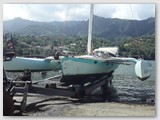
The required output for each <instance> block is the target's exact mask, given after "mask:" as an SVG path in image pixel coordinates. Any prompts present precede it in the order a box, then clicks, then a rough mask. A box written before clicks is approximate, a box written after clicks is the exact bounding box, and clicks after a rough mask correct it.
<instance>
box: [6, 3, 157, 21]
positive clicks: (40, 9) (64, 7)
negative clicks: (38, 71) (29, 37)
mask: <svg viewBox="0 0 160 120" xmlns="http://www.w3.org/2000/svg"><path fill="white" fill-rule="evenodd" d="M89 9H90V5H89V4H3V20H9V19H14V18H16V17H21V18H24V19H28V20H34V21H43V22H44V21H45V22H50V21H66V20H87V19H88V18H89ZM94 14H95V15H97V16H101V17H105V18H122V19H137V20H143V19H147V18H149V17H155V4H95V5H94Z"/></svg>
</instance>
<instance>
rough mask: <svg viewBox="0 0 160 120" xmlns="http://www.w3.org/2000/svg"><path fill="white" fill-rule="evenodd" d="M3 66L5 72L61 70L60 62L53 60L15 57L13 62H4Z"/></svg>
mask: <svg viewBox="0 0 160 120" xmlns="http://www.w3.org/2000/svg"><path fill="white" fill-rule="evenodd" d="M3 66H4V70H5V71H8V72H23V71H24V70H30V71H31V72H38V71H50V70H55V71H56V70H60V69H61V67H60V62H59V60H54V59H53V58H52V59H50V58H45V59H39V58H25V57H14V58H12V60H11V61H4V62H3Z"/></svg>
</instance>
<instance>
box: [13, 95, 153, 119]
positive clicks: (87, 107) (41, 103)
mask: <svg viewBox="0 0 160 120" xmlns="http://www.w3.org/2000/svg"><path fill="white" fill-rule="evenodd" d="M15 99H16V100H17V101H18V100H20V99H21V97H15ZM15 116H59V117H65V116H70V117H71V116H72V117H76V116H79V117H80V116H81V117H83V116H90V117H92V116H106V117H111V116H115V117H116V116H122V117H124V116H125V117H126V116H127V117H155V116H156V107H155V104H141V103H140V104H139V103H138V104H136V103H124V102H106V101H103V102H102V101H95V102H94V101H80V100H78V99H74V98H69V97H59V96H45V95H33V96H32V95H31V96H30V95H29V96H28V98H27V106H26V111H25V112H24V113H22V115H21V114H19V113H18V111H16V112H15Z"/></svg>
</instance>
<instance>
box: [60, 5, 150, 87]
mask: <svg viewBox="0 0 160 120" xmlns="http://www.w3.org/2000/svg"><path fill="white" fill-rule="evenodd" d="M93 12H94V5H93V4H91V7H90V17H89V29H88V44H87V52H88V54H87V55H81V56H74V57H64V58H63V59H62V60H61V67H62V79H61V82H65V83H68V84H82V85H83V84H85V83H87V82H92V81H94V80H96V79H98V78H101V77H102V76H105V75H108V76H110V75H112V73H113V72H114V71H115V70H116V69H117V68H118V66H119V65H120V64H126V63H135V64H136V65H135V73H136V76H137V77H138V78H139V79H140V80H146V79H147V78H148V77H150V74H149V68H150V66H151V65H150V63H148V62H147V61H145V60H140V59H135V58H124V57H118V48H117V47H108V48H98V49H95V50H93V51H92V23H93V22H92V21H93Z"/></svg>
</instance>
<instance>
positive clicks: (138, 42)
mask: <svg viewBox="0 0 160 120" xmlns="http://www.w3.org/2000/svg"><path fill="white" fill-rule="evenodd" d="M130 10H131V13H132V18H133V19H134V18H135V16H134V14H133V9H132V5H131V4H130ZM133 23H134V27H135V31H136V36H137V37H138V36H139V35H138V30H137V26H136V23H135V20H133ZM136 44H138V46H137V47H138V56H139V58H141V57H142V59H144V58H143V55H140V49H141V48H140V41H138V40H136Z"/></svg>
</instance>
